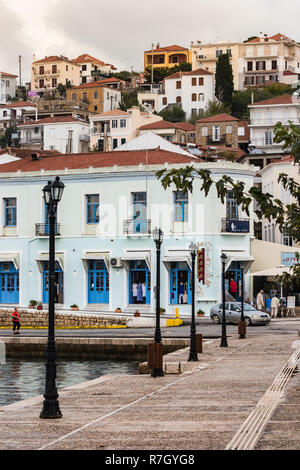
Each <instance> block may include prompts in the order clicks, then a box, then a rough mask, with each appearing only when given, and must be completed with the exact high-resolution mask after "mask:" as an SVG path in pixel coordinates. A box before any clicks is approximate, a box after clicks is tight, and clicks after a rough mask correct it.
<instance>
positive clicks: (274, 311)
mask: <svg viewBox="0 0 300 470" xmlns="http://www.w3.org/2000/svg"><path fill="white" fill-rule="evenodd" d="M279 305H280V302H279V299H278V297H276V295H275V296H274V297H273V298H272V300H271V318H277V313H278V307H279Z"/></svg>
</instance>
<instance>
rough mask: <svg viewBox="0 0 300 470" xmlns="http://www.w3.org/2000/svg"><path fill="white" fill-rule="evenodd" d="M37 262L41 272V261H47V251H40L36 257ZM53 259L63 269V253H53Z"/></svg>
mask: <svg viewBox="0 0 300 470" xmlns="http://www.w3.org/2000/svg"><path fill="white" fill-rule="evenodd" d="M36 261H37V264H38V266H39V270H40V272H43V263H45V261H49V252H48V253H40V254H39V255H38V257H37V259H36ZM55 261H57V262H58V264H59V265H60V267H61V270H62V271H63V270H64V254H63V253H55Z"/></svg>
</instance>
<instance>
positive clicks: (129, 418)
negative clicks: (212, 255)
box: [0, 333, 300, 451]
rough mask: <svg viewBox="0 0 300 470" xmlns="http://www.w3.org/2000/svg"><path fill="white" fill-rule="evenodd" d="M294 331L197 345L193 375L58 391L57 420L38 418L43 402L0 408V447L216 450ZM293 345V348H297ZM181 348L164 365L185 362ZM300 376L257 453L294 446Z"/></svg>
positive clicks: (280, 361) (100, 382) (270, 377)
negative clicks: (199, 349) (199, 347)
mask: <svg viewBox="0 0 300 470" xmlns="http://www.w3.org/2000/svg"><path fill="white" fill-rule="evenodd" d="M299 339H300V338H299V337H298V336H297V334H296V333H295V334H286V335H284V334H267V335H265V334H263V333H262V334H252V335H250V334H249V335H247V338H246V339H245V340H239V339H238V337H237V336H232V337H230V338H228V344H229V347H228V348H220V347H219V345H220V340H219V339H218V340H211V341H209V342H208V343H204V351H203V354H202V355H199V359H200V360H199V363H196V364H194V366H195V368H194V369H193V370H192V371H187V372H185V373H182V374H178V375H176V374H166V375H165V376H164V377H161V378H156V379H154V378H151V377H150V376H149V375H135V376H131V375H130V376H126V375H125V376H124V375H114V376H112V375H107V376H103V377H101V378H100V379H96V380H95V381H92V382H89V383H86V384H80V385H78V386H76V387H70V388H68V389H64V390H60V391H59V394H60V397H59V402H60V408H61V411H62V413H63V418H62V419H59V420H41V419H40V418H39V413H40V411H41V407H42V397H35V398H34V399H30V400H27V401H25V402H19V403H17V404H13V405H9V406H7V407H4V408H2V411H1V413H0V449H2V450H12V449H34V450H38V449H45V450H57V449H74V450H75V449H76V450H81V449H86V450H88V449H89V450H101V449H103V450H118V449H122V450H129V449H130V450H149V449H153V450H173V451H176V450H202V449H203V450H204V449H211V450H223V449H225V448H226V446H227V445H228V443H229V442H230V441H231V439H232V438H233V436H234V435H235V433H236V432H237V430H238V429H239V428H240V426H241V425H242V424H243V423H244V421H245V420H246V418H247V417H248V415H249V414H250V413H251V412H252V411H253V410H254V409H255V407H256V405H257V403H258V401H259V400H260V399H261V397H262V396H263V395H264V393H265V392H266V390H267V389H268V387H269V386H270V385H271V384H272V383H273V381H274V379H275V377H276V376H277V374H278V372H279V371H280V370H281V368H282V367H283V366H284V364H285V363H286V362H287V361H288V359H289V358H290V356H291V355H292V353H293V352H294V351H295V349H293V347H292V343H294V347H295V342H297V341H299ZM298 347H299V343H298ZM187 357H188V348H187V349H184V350H181V351H180V353H177V354H176V353H172V354H171V355H170V357H168V356H167V357H166V358H165V361H166V362H167V361H169V362H173V363H176V361H178V362H181V363H182V365H184V364H185V363H186V361H187ZM299 390H300V374H299V373H295V374H294V375H293V376H292V377H291V379H290V380H289V382H288V385H287V388H286V389H285V392H284V395H283V397H282V399H281V402H280V403H279V405H278V406H277V408H276V410H275V412H274V413H273V415H272V416H271V418H270V420H269V421H268V423H267V425H266V427H265V429H264V431H263V433H262V435H261V438H260V439H259V441H258V443H257V447H256V448H257V449H300V394H299Z"/></svg>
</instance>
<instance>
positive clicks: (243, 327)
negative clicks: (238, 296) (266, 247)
mask: <svg viewBox="0 0 300 470" xmlns="http://www.w3.org/2000/svg"><path fill="white" fill-rule="evenodd" d="M241 291H242V303H241V319H240V322H239V334H240V339H245V338H246V322H245V315H244V269H243V267H242V268H241Z"/></svg>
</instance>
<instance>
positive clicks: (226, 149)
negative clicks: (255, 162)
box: [197, 145, 245, 159]
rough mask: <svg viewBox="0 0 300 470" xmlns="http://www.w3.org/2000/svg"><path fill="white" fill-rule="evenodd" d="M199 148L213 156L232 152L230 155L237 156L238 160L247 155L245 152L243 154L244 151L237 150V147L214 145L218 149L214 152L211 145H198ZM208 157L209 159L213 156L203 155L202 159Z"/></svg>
mask: <svg viewBox="0 0 300 470" xmlns="http://www.w3.org/2000/svg"><path fill="white" fill-rule="evenodd" d="M197 147H198V148H199V149H200V150H202V151H203V152H207V153H210V152H211V153H213V154H217V153H222V152H230V153H233V154H235V156H236V158H237V159H239V158H241V157H242V156H243V155H245V152H243V150H241V149H240V148H235V147H224V146H222V145H214V147H216V150H214V151H213V152H212V151H211V150H210V148H211V147H212V146H211V145H198V146H197ZM206 156H207V157H209V156H211V155H205V154H202V155H201V158H205V157H206Z"/></svg>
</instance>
